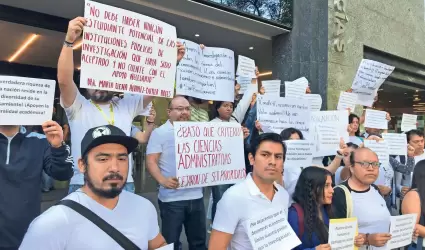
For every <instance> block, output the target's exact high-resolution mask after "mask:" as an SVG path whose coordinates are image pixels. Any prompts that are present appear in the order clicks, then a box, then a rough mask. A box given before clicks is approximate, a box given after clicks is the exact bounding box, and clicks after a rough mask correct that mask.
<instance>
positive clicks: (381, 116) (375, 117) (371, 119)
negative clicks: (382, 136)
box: [364, 109, 388, 129]
mask: <svg viewBox="0 0 425 250" xmlns="http://www.w3.org/2000/svg"><path fill="white" fill-rule="evenodd" d="M364 126H365V128H379V129H388V120H387V112H385V111H380V110H373V109H366V115H365V122H364Z"/></svg>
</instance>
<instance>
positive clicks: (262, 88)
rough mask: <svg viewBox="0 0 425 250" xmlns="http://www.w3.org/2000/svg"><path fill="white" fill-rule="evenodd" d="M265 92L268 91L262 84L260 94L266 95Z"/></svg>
mask: <svg viewBox="0 0 425 250" xmlns="http://www.w3.org/2000/svg"><path fill="white" fill-rule="evenodd" d="M265 93H266V89H265V88H264V87H263V86H261V88H260V95H264V94H265Z"/></svg>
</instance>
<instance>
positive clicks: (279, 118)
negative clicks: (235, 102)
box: [257, 95, 310, 134]
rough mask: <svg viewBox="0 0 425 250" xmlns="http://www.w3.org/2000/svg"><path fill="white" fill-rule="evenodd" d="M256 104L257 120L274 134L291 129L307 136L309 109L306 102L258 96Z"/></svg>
mask: <svg viewBox="0 0 425 250" xmlns="http://www.w3.org/2000/svg"><path fill="white" fill-rule="evenodd" d="M257 104H258V106H257V118H258V120H259V121H260V123H261V124H262V125H264V126H266V127H269V128H270V129H271V130H273V131H274V132H275V133H278V134H280V132H282V130H284V129H285V128H290V127H293V128H297V129H299V130H301V132H302V133H303V134H308V132H309V122H310V116H309V113H310V107H309V103H308V101H307V100H298V99H292V98H285V97H274V96H267V95H259V96H257Z"/></svg>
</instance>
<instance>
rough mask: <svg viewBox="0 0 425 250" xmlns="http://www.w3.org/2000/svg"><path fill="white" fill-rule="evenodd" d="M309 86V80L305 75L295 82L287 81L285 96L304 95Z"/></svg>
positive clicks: (296, 96) (297, 96)
mask: <svg viewBox="0 0 425 250" xmlns="http://www.w3.org/2000/svg"><path fill="white" fill-rule="evenodd" d="M307 87H308V80H307V78H305V77H301V78H298V79H297V80H295V81H293V82H289V81H288V82H286V81H285V97H291V98H299V97H302V96H303V95H304V94H305V92H306V90H307Z"/></svg>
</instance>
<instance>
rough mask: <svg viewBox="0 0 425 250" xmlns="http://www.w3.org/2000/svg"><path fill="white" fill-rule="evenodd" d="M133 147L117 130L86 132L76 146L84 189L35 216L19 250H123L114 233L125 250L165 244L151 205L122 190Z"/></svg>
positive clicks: (122, 133) (106, 129) (124, 135)
mask: <svg viewBox="0 0 425 250" xmlns="http://www.w3.org/2000/svg"><path fill="white" fill-rule="evenodd" d="M137 145H138V141H137V140H136V139H134V138H132V137H129V136H126V134H125V133H124V132H123V131H122V130H121V129H119V128H117V127H115V126H111V125H106V126H100V127H95V128H92V129H90V130H88V131H87V133H86V134H85V135H84V138H83V140H82V142H81V145H80V146H81V155H83V158H82V159H80V160H79V161H78V164H79V165H78V167H79V168H80V170H81V171H82V172H84V179H85V185H84V186H83V187H82V188H81V189H79V190H77V191H76V192H73V193H72V194H70V195H68V196H67V197H66V198H65V199H64V200H62V201H61V202H60V203H59V205H56V206H53V207H51V208H49V209H48V210H47V211H46V212H44V213H43V214H42V215H40V216H39V217H37V218H36V219H35V220H34V221H33V222H32V223H31V225H30V227H29V229H28V231H27V233H26V235H25V237H24V240H23V242H22V244H21V246H20V248H19V249H20V250H27V249H28V250H65V249H66V250H82V249H102V250H116V249H122V248H121V247H120V246H122V245H121V244H122V242H121V244H120V243H119V240H117V237H116V236H117V235H118V234H122V236H123V237H125V238H127V240H128V241H129V242H130V244H132V245H133V247H132V248H125V249H158V248H160V247H162V246H164V245H166V242H165V240H164V237H162V235H161V234H160V232H159V226H158V220H157V213H156V209H155V207H154V206H153V204H152V203H151V202H149V201H148V200H147V199H145V198H143V197H141V196H138V195H135V194H133V193H130V192H127V191H123V188H124V185H125V183H126V177H127V172H128V170H129V168H128V163H129V154H130V153H131V152H132V151H133V150H134V149H135V148H136V147H137ZM72 205H73V206H72ZM75 207H77V208H78V207H80V208H82V209H83V211H84V210H86V214H88V213H90V212H93V213H94V214H95V215H94V216H95V217H96V216H97V217H98V218H100V220H102V219H103V220H104V221H105V222H106V223H107V225H108V224H109V225H110V226H111V227H112V229H115V230H116V232H115V233H113V232H112V231H113V230H109V231H108V230H106V231H105V230H104V229H102V227H101V226H100V223H99V222H95V220H91V219H89V217H86V215H84V213H83V212H82V211H81V210H78V209H75ZM87 210H88V212H87ZM114 235H115V238H113V237H112V236H114ZM130 244H127V245H128V246H129V245H130Z"/></svg>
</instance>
